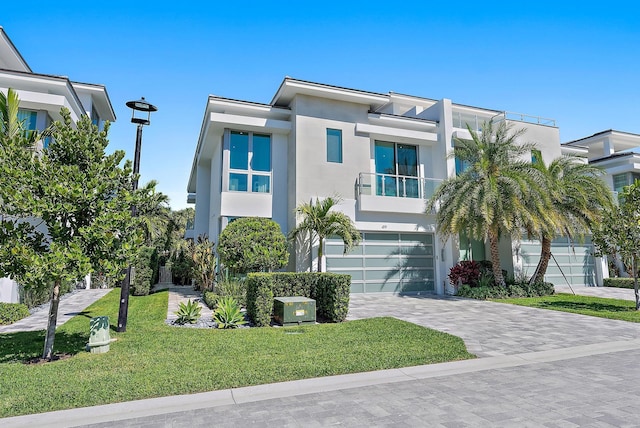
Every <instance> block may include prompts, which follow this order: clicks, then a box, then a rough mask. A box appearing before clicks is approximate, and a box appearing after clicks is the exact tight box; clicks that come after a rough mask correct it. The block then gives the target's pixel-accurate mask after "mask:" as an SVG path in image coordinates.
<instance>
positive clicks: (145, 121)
mask: <svg viewBox="0 0 640 428" xmlns="http://www.w3.org/2000/svg"><path fill="white" fill-rule="evenodd" d="M126 104H127V107H129V108H130V109H131V123H135V124H137V125H138V129H137V132H136V151H135V155H134V158H133V175H134V177H135V178H134V179H133V191H134V192H135V191H136V190H137V189H138V174H139V173H140V149H141V148H142V127H143V126H144V125H149V124H150V123H151V120H150V119H151V113H152V112H155V111H158V108H157V107H156V106H154V105H153V104H149V103H148V102H147V101H146V100H145V99H144V97H142V98H140V99H139V100H138V101H127V103H126ZM136 112H140V113H138V116H136ZM144 113H146V117H145V115H144ZM137 214H138V212H137V209H136V206H135V205H134V206H132V207H131V215H132V216H133V217H135V216H136V215H137ZM130 282H131V265H129V267H128V268H127V275H126V276H125V278H124V280H123V281H122V284H121V286H120V310H119V312H118V328H117V331H119V332H123V331H127V314H128V311H129V285H130Z"/></svg>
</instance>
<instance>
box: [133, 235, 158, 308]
mask: <svg viewBox="0 0 640 428" xmlns="http://www.w3.org/2000/svg"><path fill="white" fill-rule="evenodd" d="M133 267H134V269H135V270H134V273H133V278H132V280H131V294H133V295H134V296H146V295H148V294H149V290H151V286H152V285H153V284H154V278H155V276H156V270H157V269H158V252H157V250H156V249H155V248H152V247H142V248H140V250H139V252H138V255H137V257H136V261H135V264H134V265H133Z"/></svg>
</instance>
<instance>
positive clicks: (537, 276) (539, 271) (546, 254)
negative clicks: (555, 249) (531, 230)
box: [529, 235, 551, 285]
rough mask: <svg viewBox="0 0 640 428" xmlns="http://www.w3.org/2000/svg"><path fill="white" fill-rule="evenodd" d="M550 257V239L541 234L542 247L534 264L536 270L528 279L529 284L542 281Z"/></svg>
mask: <svg viewBox="0 0 640 428" xmlns="http://www.w3.org/2000/svg"><path fill="white" fill-rule="evenodd" d="M550 259H551V239H549V237H548V236H546V235H542V249H541V251H540V261H538V266H536V271H535V273H534V274H533V276H532V277H531V279H530V280H529V285H533V284H535V283H538V282H544V276H545V274H546V273H547V268H548V267H549V260H550Z"/></svg>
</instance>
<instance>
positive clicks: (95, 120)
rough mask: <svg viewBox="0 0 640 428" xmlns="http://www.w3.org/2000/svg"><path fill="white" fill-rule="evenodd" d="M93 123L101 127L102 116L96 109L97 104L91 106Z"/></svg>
mask: <svg viewBox="0 0 640 428" xmlns="http://www.w3.org/2000/svg"><path fill="white" fill-rule="evenodd" d="M91 123H93V124H94V125H95V126H97V127H100V116H99V115H98V110H96V107H95V106H91Z"/></svg>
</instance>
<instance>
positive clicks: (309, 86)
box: [271, 77, 389, 110]
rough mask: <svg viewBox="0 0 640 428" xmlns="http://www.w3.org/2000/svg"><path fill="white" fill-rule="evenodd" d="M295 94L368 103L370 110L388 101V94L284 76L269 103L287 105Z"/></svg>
mask: <svg viewBox="0 0 640 428" xmlns="http://www.w3.org/2000/svg"><path fill="white" fill-rule="evenodd" d="M296 95H309V96H313V97H319V98H329V99H332V100H337V101H344V102H350V103H356V104H365V105H369V106H370V108H371V110H375V109H377V108H379V107H381V106H383V105H384V104H386V103H387V102H388V101H389V96H388V95H384V94H377V93H375V92H367V91H359V90H356V89H349V88H342V87H339V86H331V85H325V84H322V83H314V82H307V81H304V80H296V79H292V78H290V77H285V78H284V80H283V81H282V84H281V85H280V88H278V91H277V92H276V94H275V95H274V97H273V99H272V100H271V104H272V105H274V106H288V105H289V104H290V103H291V101H292V100H293V98H294V97H295V96H296Z"/></svg>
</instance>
